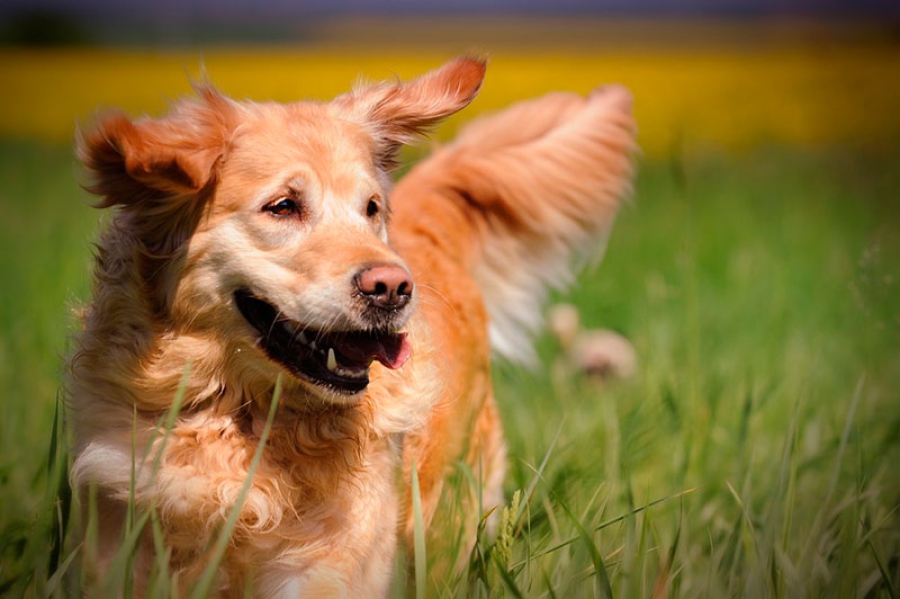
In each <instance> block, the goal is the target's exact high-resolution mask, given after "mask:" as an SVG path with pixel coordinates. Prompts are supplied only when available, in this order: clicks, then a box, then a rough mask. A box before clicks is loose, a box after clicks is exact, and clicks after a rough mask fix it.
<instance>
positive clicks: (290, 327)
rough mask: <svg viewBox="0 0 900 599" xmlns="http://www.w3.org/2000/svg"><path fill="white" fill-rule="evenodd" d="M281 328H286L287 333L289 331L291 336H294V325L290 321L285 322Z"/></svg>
mask: <svg viewBox="0 0 900 599" xmlns="http://www.w3.org/2000/svg"><path fill="white" fill-rule="evenodd" d="M281 326H282V327H283V328H284V330H285V331H287V332H288V333H290V334H291V335H293V334H294V325H292V324H291V321H290V320H285V321H284V322H282V323H281Z"/></svg>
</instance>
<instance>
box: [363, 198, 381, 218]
mask: <svg viewBox="0 0 900 599" xmlns="http://www.w3.org/2000/svg"><path fill="white" fill-rule="evenodd" d="M380 211H381V207H380V206H379V205H378V200H377V199H376V198H371V199H369V203H368V204H366V216H368V217H369V218H374V217H375V216H376V215H377V214H378V213H379V212H380Z"/></svg>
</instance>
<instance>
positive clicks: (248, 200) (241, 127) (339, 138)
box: [81, 59, 484, 402]
mask: <svg viewBox="0 0 900 599" xmlns="http://www.w3.org/2000/svg"><path fill="white" fill-rule="evenodd" d="M483 73H484V65H483V63H481V62H478V61H472V60H468V59H462V60H457V61H455V62H452V63H449V64H448V65H445V66H444V67H442V68H441V69H439V70H437V71H433V72H432V73H429V74H428V75H426V76H424V77H422V78H420V79H417V80H414V81H412V82H410V83H408V84H405V85H404V84H393V85H382V86H377V87H373V88H369V89H364V90H360V91H356V92H353V93H351V94H348V95H346V96H342V97H340V98H337V99H336V100H334V101H333V102H331V103H328V104H314V103H298V104H291V105H281V104H241V103H237V102H233V101H231V100H228V99H226V98H224V97H222V96H220V95H218V94H215V93H213V92H206V93H205V94H204V95H203V96H202V97H201V98H200V99H199V100H196V101H193V102H189V103H184V104H182V105H180V106H179V107H177V108H176V111H175V112H174V113H173V114H172V115H170V116H169V117H167V118H166V119H162V120H155V121H138V122H136V123H132V122H130V121H128V120H127V119H124V117H113V118H111V119H108V120H107V121H106V122H105V123H104V125H103V127H101V129H100V133H99V134H95V135H94V136H92V137H89V138H87V139H86V140H85V141H84V142H83V144H82V149H81V152H82V157H83V159H84V160H85V162H86V164H87V165H88V166H89V168H91V169H92V170H93V172H94V174H95V177H96V183H95V185H94V190H95V191H96V192H97V193H100V194H101V195H103V196H105V203H106V204H107V205H112V204H121V205H122V206H123V210H122V213H123V215H124V216H125V217H126V221H127V222H129V223H131V225H130V226H131V227H133V228H134V229H135V230H136V236H137V237H139V239H140V244H141V245H142V246H145V247H146V248H147V251H143V254H144V255H146V256H155V257H157V258H156V259H150V258H146V259H145V260H144V262H146V263H147V264H144V265H143V266H141V267H140V268H139V270H141V271H142V272H143V276H144V277H145V278H146V280H147V282H148V283H149V284H148V285H147V288H148V293H149V294H150V295H151V296H152V297H150V298H149V303H150V304H151V305H153V306H156V312H157V313H158V314H161V315H162V317H164V318H165V319H166V320H169V321H170V323H167V324H169V325H170V326H171V327H172V328H173V329H174V330H175V331H178V332H179V333H180V334H182V335H192V336H200V337H203V336H205V337H208V338H212V337H215V338H216V339H215V341H216V343H217V345H218V346H219V347H222V348H224V351H225V352H226V353H227V354H228V355H229V358H228V359H230V360H237V361H239V362H240V366H241V368H240V371H241V372H244V373H245V376H249V377H260V378H263V379H269V380H273V379H274V377H275V376H277V374H278V373H279V372H286V373H289V374H290V376H291V378H292V380H293V381H294V384H296V385H299V386H301V387H303V388H305V389H306V390H307V391H308V392H310V393H312V394H313V395H314V396H317V397H319V398H322V399H326V400H328V401H333V402H346V401H354V399H355V398H356V397H357V396H358V395H359V394H360V393H361V392H363V391H364V390H365V389H366V387H367V385H368V384H369V369H370V365H371V364H372V363H373V362H375V361H377V362H379V363H380V364H382V365H384V366H386V367H388V368H399V367H401V366H402V365H403V363H404V362H405V361H406V360H407V358H408V357H409V356H410V353H411V351H412V349H411V347H410V343H409V341H408V339H407V337H406V334H405V333H404V332H403V327H404V325H405V324H406V323H407V321H408V319H409V317H410V314H411V311H412V309H413V305H414V298H415V285H414V282H413V281H412V278H411V277H410V275H409V272H408V270H407V268H406V266H405V265H404V263H403V261H402V260H401V259H400V257H399V256H397V255H396V254H395V253H394V251H393V250H392V249H391V247H390V246H389V243H388V234H387V224H388V216H389V204H388V197H389V192H390V179H389V176H388V174H387V170H388V168H389V167H390V165H391V163H392V161H393V159H394V156H395V154H396V152H397V149H398V146H399V145H400V144H401V143H403V142H404V141H407V140H408V139H409V138H410V137H412V136H413V135H415V134H418V133H420V132H421V131H422V130H423V129H424V128H425V127H427V126H429V125H431V124H433V123H435V122H437V121H438V120H440V119H441V118H443V117H445V116H447V115H449V114H451V113H453V112H455V111H456V110H459V109H460V108H462V107H463V106H465V105H466V104H467V103H468V102H469V101H471V99H472V98H473V97H474V95H475V94H476V93H477V91H478V88H479V86H480V83H481V79H482V77H483ZM160 256H162V257H163V258H161V259H160V258H158V257H160Z"/></svg>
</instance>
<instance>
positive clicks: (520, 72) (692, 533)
mask: <svg viewBox="0 0 900 599" xmlns="http://www.w3.org/2000/svg"><path fill="white" fill-rule="evenodd" d="M786 52H787V54H784V55H777V54H776V55H774V56H768V57H766V56H761V55H759V54H755V53H751V54H748V55H747V56H743V57H742V56H741V55H740V54H739V53H732V54H726V55H721V54H706V55H697V56H681V57H678V56H675V57H673V56H669V55H659V56H653V55H650V54H643V55H633V56H630V57H629V56H626V57H622V56H617V57H610V56H605V55H604V56H605V57H599V58H598V57H597V56H594V55H583V54H582V55H573V56H567V57H564V58H560V57H558V56H557V57H554V56H552V55H542V56H527V55H509V56H498V57H497V58H496V59H495V65H496V66H497V69H496V70H497V71H498V75H497V78H496V79H494V80H493V81H494V82H493V83H489V84H488V86H487V87H486V88H485V97H484V98H483V100H484V102H483V104H482V105H479V107H478V110H486V109H490V108H494V107H498V106H500V105H502V104H504V103H506V102H509V101H512V100H514V99H515V98H516V97H521V96H526V95H533V94H534V93H539V92H540V91H543V90H544V89H549V88H551V87H558V88H569V89H578V90H581V91H584V90H585V89H587V88H589V87H590V86H591V85H593V84H594V83H597V82H602V81H606V80H621V81H624V82H626V83H628V84H629V85H630V86H631V87H632V88H633V90H634V92H635V95H636V98H637V110H638V117H639V119H640V124H641V131H642V134H641V135H642V144H643V145H644V147H645V148H646V154H645V156H644V157H643V158H642V159H641V163H640V174H639V177H638V180H637V185H636V193H635V201H634V203H633V204H631V205H629V206H627V207H626V208H625V209H624V210H623V212H622V215H621V217H620V219H619V222H618V223H617V227H616V229H615V231H614V234H613V236H612V239H611V242H610V246H609V249H608V253H607V256H606V260H605V261H604V263H603V264H602V265H601V266H599V267H598V268H597V269H595V270H593V271H591V272H589V273H586V274H585V275H584V276H583V277H582V279H581V280H580V284H579V286H578V287H577V288H576V289H575V290H574V291H573V292H572V294H571V295H570V296H568V298H569V299H570V300H571V301H573V302H574V303H575V304H576V305H577V306H579V308H580V309H581V312H582V316H583V319H584V320H585V321H586V323H587V324H588V325H589V326H598V327H600V326H602V327H608V328H613V329H616V330H619V331H621V332H622V333H624V334H625V335H626V336H627V337H628V338H629V339H631V340H632V342H633V343H634V345H635V347H636V349H637V352H638V355H639V359H640V368H639V373H638V375H637V376H635V377H634V378H633V379H631V380H627V381H620V382H616V383H613V384H608V385H603V386H600V385H597V384H595V383H594V382H592V381H590V380H586V379H583V378H580V377H578V376H572V375H571V374H570V373H569V372H568V371H567V370H566V364H565V361H564V359H563V358H562V357H561V356H560V353H559V350H558V348H557V347H556V346H555V344H554V342H553V341H552V340H550V339H548V338H541V339H540V340H539V342H538V344H539V349H540V353H541V356H542V358H543V361H544V368H541V369H538V370H536V371H533V372H528V371H523V370H520V369H515V368H512V367H510V366H507V365H498V367H497V369H496V379H497V387H498V396H499V402H500V406H501V411H502V414H503V420H504V423H505V427H506V430H507V436H508V438H509V445H510V474H509V476H508V479H507V484H506V489H507V491H508V493H507V497H508V498H509V500H510V501H511V502H512V501H513V498H514V496H515V492H516V491H517V490H518V491H520V497H521V500H520V502H519V505H518V509H509V510H508V512H509V513H511V514H513V516H512V517H511V518H508V520H509V521H510V522H511V523H510V525H509V526H508V527H506V528H505V529H504V531H503V532H501V534H500V537H499V539H498V540H497V542H496V543H495V542H494V541H491V540H487V539H484V540H482V542H480V543H479V545H478V552H477V553H476V555H475V557H474V558H473V560H472V562H471V564H470V567H469V568H468V569H467V570H465V571H464V572H462V573H459V574H448V573H447V572H446V570H445V569H442V568H441V567H440V561H441V559H442V558H444V560H445V561H446V558H447V555H441V554H440V553H439V551H438V549H437V548H432V549H433V550H432V551H430V552H429V557H430V559H431V560H432V562H433V570H432V572H431V573H432V577H431V582H430V584H431V585H432V586H431V589H430V594H429V596H446V597H456V596H463V595H467V596H473V597H479V596H510V597H515V596H524V597H579V596H616V597H626V598H627V597H649V596H653V595H657V596H662V594H663V593H666V592H667V593H668V595H669V596H672V597H897V596H898V594H900V517H898V509H900V409H898V408H900V297H898V293H897V290H898V285H900V201H898V194H900V168H898V166H897V165H898V164H900V161H898V159H900V144H898V143H896V142H893V141H891V137H892V135H895V134H896V133H897V131H898V128H897V122H896V117H895V116H891V115H889V113H890V112H891V110H889V107H890V106H891V105H894V106H896V105H900V104H897V99H898V95H897V94H898V92H897V89H895V88H897V86H898V83H897V81H896V77H895V76H894V77H893V79H891V78H889V75H888V74H889V72H890V66H891V65H896V60H897V56H900V53H898V52H897V51H896V49H889V50H882V51H878V52H875V51H874V50H871V49H862V50H860V49H856V50H854V51H848V52H844V53H839V54H838V55H836V56H834V58H835V61H833V62H832V63H829V64H831V66H834V65H837V67H839V68H837V67H836V68H835V69H832V68H830V67H829V68H825V67H821V68H820V67H817V66H815V64H813V63H814V62H815V61H813V63H810V62H804V61H808V60H810V57H809V55H808V53H807V52H806V50H804V49H794V50H789V51H786ZM854 52H856V54H854ZM9 56H10V55H9V54H8V53H7V54H6V55H5V56H4V57H3V58H4V59H5V58H9ZM23 56H25V55H23ZM91 56H92V58H91V59H89V60H88V59H86V58H85V55H83V54H82V55H79V54H78V53H73V54H68V55H63V54H61V55H51V54H33V53H32V54H28V55H27V56H25V59H27V60H30V61H32V62H30V63H29V62H27V61H26V62H24V63H23V62H22V60H23V59H22V57H19V58H20V59H17V60H15V61H9V60H4V59H0V65H2V67H0V70H2V71H3V73H2V74H3V75H4V76H6V78H5V79H4V80H5V81H6V82H7V84H8V87H7V88H6V91H5V92H4V94H5V95H6V98H5V102H8V103H9V104H10V106H12V107H15V109H16V110H15V114H17V115H19V117H18V118H13V117H10V116H9V113H10V112H11V111H9V110H5V111H2V112H3V117H2V118H0V131H2V133H3V134H4V135H6V136H7V137H10V138H12V137H15V138H17V139H16V140H12V139H9V140H7V141H3V142H0V206H2V209H3V212H2V214H3V218H2V220H0V231H2V234H0V279H2V281H3V289H4V291H3V293H2V294H0V388H2V389H3V394H4V397H3V402H2V407H0V430H2V437H0V497H2V502H0V595H4V596H5V595H8V596H25V597H37V596H45V595H48V594H49V595H54V594H55V595H56V596H65V594H66V593H65V590H64V589H66V588H69V589H71V587H66V586H65V584H69V585H71V584H77V577H75V575H77V570H78V560H79V558H80V553H79V551H80V548H79V547H77V546H75V545H72V544H69V545H66V546H65V547H63V548H62V551H61V552H60V553H58V554H56V553H54V551H55V548H56V547H58V545H57V544H56V542H55V540H54V532H53V531H54V528H55V527H54V523H58V522H61V521H62V519H63V512H64V510H62V509H56V508H57V507H58V506H61V505H62V504H59V503H58V502H57V497H56V492H57V488H56V485H55V481H56V480H57V479H58V474H59V468H58V465H59V459H60V454H61V451H60V447H59V445H57V446H55V447H54V446H53V445H52V444H53V442H54V439H56V437H55V436H54V435H53V432H52V431H53V426H54V425H53V423H54V412H55V409H56V400H57V397H58V395H59V389H60V381H61V369H62V366H61V356H62V355H64V354H65V352H66V338H67V331H68V330H69V329H70V327H71V326H72V319H71V317H70V315H69V313H70V308H71V307H72V306H73V305H74V304H76V303H77V302H78V301H79V300H83V299H85V298H86V297H87V296H88V292H89V281H88V277H87V272H88V267H89V259H90V240H91V239H92V236H93V231H94V230H95V227H96V224H97V219H98V217H99V214H98V213H97V212H96V211H94V210H92V209H91V208H89V207H88V206H87V200H88V198H87V197H86V196H85V194H84V193H83V192H82V191H80V190H79V188H78V185H77V176H78V170H77V168H76V166H75V165H74V163H73V161H72V159H71V152H70V150H69V149H68V148H67V146H66V144H65V143H63V142H64V140H65V138H66V136H67V135H69V133H68V132H70V130H71V124H72V123H74V121H75V119H76V118H83V117H84V116H86V115H89V114H90V111H91V110H93V108H92V107H93V106H94V105H96V104H101V105H103V104H106V105H110V104H124V105H125V106H126V107H127V108H128V109H129V110H131V111H132V112H141V111H144V110H146V111H150V112H156V111H158V110H160V109H161V106H162V101H161V98H164V97H166V96H169V97H172V96H175V95H178V94H179V93H182V92H183V91H185V88H186V85H185V83H184V72H185V68H184V65H185V62H186V61H188V60H189V59H185V58H184V57H183V56H167V57H152V56H151V57H148V56H146V55H138V56H134V55H132V56H122V55H112V54H103V53H100V54H92V55H91ZM266 56H267V57H268V56H269V55H266ZM785 56H794V57H795V61H794V62H791V61H789V60H786V59H785ZM854 56H855V57H856V58H855V59H854ZM262 57H263V55H262V54H246V53H244V54H238V53H236V52H234V53H223V54H221V55H210V56H207V57H206V62H207V67H208V69H209V70H210V72H211V74H212V75H213V76H214V78H215V80H216V81H218V82H219V83H220V85H222V87H223V88H224V89H225V90H226V91H228V92H231V93H233V94H235V95H237V96H239V97H240V96H244V95H253V96H255V97H273V98H277V99H287V98H285V97H284V95H289V96H293V95H307V94H306V93H300V94H295V93H294V91H293V89H286V88H285V85H284V79H283V78H279V75H278V73H283V72H284V71H279V70H278V68H287V67H286V66H284V64H283V63H282V62H279V61H288V60H290V57H287V56H286V55H284V54H278V53H275V55H273V56H272V57H271V59H268V58H267V60H265V61H263V62H264V63H265V64H267V65H268V66H267V67H266V68H267V69H272V71H265V70H264V71H265V72H262V71H260V70H259V64H260V61H261V59H262ZM358 58H359V57H356V56H350V57H348V56H339V55H328V56H326V57H319V60H317V61H316V64H317V65H318V66H317V67H316V68H318V69H320V71H316V73H318V74H321V73H322V72H328V73H332V75H331V76H330V77H331V78H326V81H325V82H324V83H323V87H322V88H321V93H320V94H317V95H319V96H325V95H328V94H331V93H332V92H337V91H340V90H341V89H343V88H344V87H345V86H346V82H347V81H350V80H352V79H353V78H354V77H355V75H356V73H357V72H358V71H359V70H362V71H364V72H367V74H369V75H370V76H381V75H384V74H386V71H385V70H379V69H389V68H396V69H397V70H398V72H400V73H401V74H403V75H409V74H413V73H415V72H416V71H419V70H421V69H424V68H428V67H429V66H432V65H433V64H435V63H436V62H438V59H435V60H431V59H432V57H431V56H419V57H417V58H415V59H413V58H410V57H408V56H404V57H400V56H396V57H393V58H390V57H387V58H386V57H382V56H379V57H369V58H368V59H366V60H362V59H361V58H359V61H357V59H358ZM376 59H377V60H376ZM394 59H396V60H394ZM854 60H856V61H857V62H853V61H854ZM220 61H221V62H220ZM729 61H731V62H729ZM357 62H358V64H357ZM23 64H24V65H26V66H23ZM376 64H377V67H376V66H375V65H376ZM398 64H399V66H398ZM754 64H755V65H756V66H755V67H753V66H752V65H754ZM776 64H780V67H778V68H776V67H775V65H776ZM27 65H31V66H27ZM110 65H113V66H110ZM278 65H281V67H279V66H278ZM589 65H590V66H589ZM804 65H805V66H804ZM420 67H421V68H420ZM857 67H858V68H857ZM779 68H780V69H781V70H779ZM754 69H756V70H754ZM792 69H793V70H792ZM188 71H190V69H188ZM111 73H119V74H120V75H121V77H120V78H117V77H114V76H112V75H111ZM136 73H137V74H140V75H141V78H142V80H143V82H144V84H142V85H136V84H135V83H134V79H130V78H132V77H135V74H136ZM273 73H274V74H273ZM835 73H838V74H837V75H836V74H835ZM317 76H318V75H317ZM851 76H852V78H854V81H855V82H856V87H855V88H851V89H850V90H847V89H845V88H844V87H843V86H842V85H840V83H841V81H842V78H847V77H851ZM29 77H30V78H31V79H28V78H29ZM48 77H49V81H50V82H51V83H52V85H49V84H48V83H47V81H48ZM66 78H68V79H66ZM61 79H62V83H61ZM23 81H26V83H22V82H23ZM29 81H30V83H28V82H29ZM66 81H71V82H74V81H79V82H80V83H78V84H74V83H73V84H72V85H66V84H65V82H66ZM85 81H88V82H90V84H85V83H84V82H85ZM129 81H131V83H129ZM761 81H762V82H763V83H765V82H769V83H772V84H773V85H772V86H769V87H770V88H769V89H767V91H766V92H765V93H764V94H763V93H760V94H756V95H752V96H751V97H750V98H749V99H748V98H747V96H746V93H747V90H748V89H749V87H748V86H751V84H752V83H756V84H759V83H760V82H761ZM172 82H175V83H172ZM779 82H780V83H779ZM42 85H43V86H46V88H40V87H39V86H42ZM310 85H311V84H310V83H309V82H307V81H305V80H304V82H302V83H300V82H298V83H297V87H296V89H298V90H300V91H301V92H302V91H303V90H305V89H308V88H309V86H310ZM35 86H38V87H39V89H46V94H40V93H35ZM254 86H256V87H255V88H254ZM304 86H307V87H304ZM891 86H893V88H892V87H891ZM757 87H758V85H757ZM763 87H765V86H763ZM251 88H253V89H251ZM23 90H24V91H23ZM861 90H862V91H861ZM131 94H133V95H131ZM854 94H856V95H855V98H854V97H853V96H854ZM148 97H150V98H151V99H150V100H148V99H147V98H148ZM811 98H815V99H811ZM780 100H783V101H780ZM754 102H758V104H755V105H754V104H753V103H754ZM842 102H844V103H849V106H852V107H856V106H858V105H863V106H864V107H865V109H864V110H852V109H850V108H848V105H847V104H842ZM45 103H46V104H45ZM734 103H737V105H739V106H741V107H742V108H741V110H740V115H741V118H736V117H735V112H734V111H733V106H734ZM51 105H54V106H56V108H55V109H51V108H52V107H51ZM751 105H754V106H756V108H752V106H751ZM48 115H53V118H54V119H57V121H52V119H51V117H50V116H48ZM798 115H799V116H798ZM838 117H846V118H838ZM3 119H5V120H3ZM892 119H893V120H892ZM51 121H52V122H51ZM64 122H65V127H64ZM456 122H457V121H454V122H452V123H451V124H450V126H449V127H448V128H447V129H446V130H445V131H444V133H443V134H447V131H450V130H452V128H453V126H455V123H456ZM28 123H31V124H28ZM41 123H43V124H41ZM791 123H794V124H793V125H791ZM63 129H65V131H66V132H64V133H61V132H62V131H63ZM892 132H893V133H892ZM51 458H55V459H56V463H53V460H52V459H51ZM458 479H459V481H458V485H464V484H466V482H465V480H466V476H465V475H464V474H462V473H461V474H460V475H459V476H458ZM451 503H452V501H451ZM467 517H472V518H475V517H477V514H469V515H467ZM452 532H453V531H449V533H448V534H447V535H445V536H447V537H452V536H453V535H452ZM69 557H72V560H71V562H69V563H68V565H67V568H68V570H67V572H68V574H70V575H71V576H72V577H71V578H70V580H69V581H68V582H66V583H65V584H63V585H60V586H56V585H57V583H58V579H57V578H54V577H53V575H52V572H53V569H54V568H53V567H54V566H55V565H56V564H59V563H64V562H65V560H67V558H69ZM399 567H402V564H401V565H398V568H399ZM410 592H411V591H410V590H409V589H407V588H406V587H404V586H403V585H402V584H401V585H398V588H397V589H396V593H395V594H396V595H398V596H403V595H404V594H408V593H410ZM657 593H660V594H657ZM160 596H165V593H163V594H162V595H160Z"/></svg>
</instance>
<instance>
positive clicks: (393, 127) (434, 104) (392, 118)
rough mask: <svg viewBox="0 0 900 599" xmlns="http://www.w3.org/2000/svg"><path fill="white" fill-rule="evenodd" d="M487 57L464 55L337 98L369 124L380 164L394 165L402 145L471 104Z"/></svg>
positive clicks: (337, 102) (352, 116)
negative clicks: (412, 76) (413, 75)
mask: <svg viewBox="0 0 900 599" xmlns="http://www.w3.org/2000/svg"><path fill="white" fill-rule="evenodd" d="M486 69H487V61H486V60H485V59H482V58H475V57H469V56H463V57H460V58H457V59H456V60H452V61H450V62H448V63H446V64H445V65H443V66H441V67H439V68H437V69H434V70H433V71H430V72H428V73H425V74H424V75H422V76H420V77H418V78H416V79H413V80H412V81H407V82H399V81H398V82H384V83H381V84H376V85H373V86H367V87H362V88H359V89H355V90H354V91H352V92H350V93H349V94H345V95H343V96H340V97H338V98H335V100H334V101H333V103H334V104H335V105H336V106H338V107H340V108H341V109H342V110H343V111H344V112H345V114H346V115H347V116H348V118H350V119H351V120H354V121H356V122H358V123H360V124H362V125H363V126H364V127H366V128H367V129H369V130H370V131H371V133H372V137H373V139H374V140H375V143H376V146H377V147H376V151H377V156H376V159H377V160H378V162H379V164H380V165H381V166H382V167H384V168H386V169H387V168H390V167H391V166H393V164H394V161H395V158H396V154H397V151H398V150H399V148H400V146H401V145H402V144H405V143H409V142H410V141H412V140H413V139H414V138H415V137H416V136H419V135H423V134H425V133H427V132H428V131H429V129H430V128H431V127H433V126H434V125H436V124H437V123H439V122H440V121H441V120H443V119H444V118H446V117H448V116H450V115H451V114H453V113H455V112H457V111H459V110H462V109H463V108H464V107H466V106H467V105H468V104H469V103H470V102H471V101H472V100H474V99H475V96H476V95H477V94H478V92H479V90H480V89H481V84H482V82H483V80H484V74H485V70H486Z"/></svg>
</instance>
